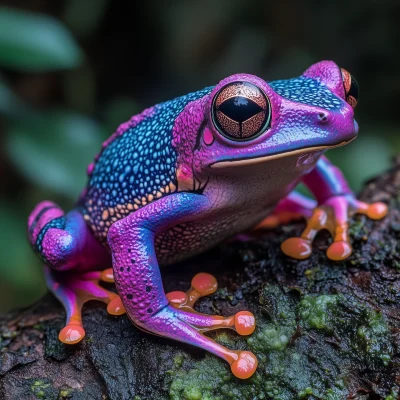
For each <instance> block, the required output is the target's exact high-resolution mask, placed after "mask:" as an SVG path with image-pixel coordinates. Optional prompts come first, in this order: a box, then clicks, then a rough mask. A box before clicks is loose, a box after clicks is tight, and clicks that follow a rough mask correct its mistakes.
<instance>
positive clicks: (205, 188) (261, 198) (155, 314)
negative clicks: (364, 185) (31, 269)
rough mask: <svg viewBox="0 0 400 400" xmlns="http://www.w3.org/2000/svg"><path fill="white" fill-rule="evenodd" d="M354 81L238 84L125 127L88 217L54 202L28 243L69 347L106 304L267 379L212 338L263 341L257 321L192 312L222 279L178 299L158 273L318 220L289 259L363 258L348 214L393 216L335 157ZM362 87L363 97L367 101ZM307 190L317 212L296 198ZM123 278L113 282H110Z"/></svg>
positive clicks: (96, 176) (94, 187) (319, 67)
mask: <svg viewBox="0 0 400 400" xmlns="http://www.w3.org/2000/svg"><path fill="white" fill-rule="evenodd" d="M343 79H344V78H343V77H342V72H341V69H340V68H339V67H338V66H337V65H336V64H335V63H334V62H332V61H322V62H320V63H317V64H315V65H313V66H311V67H310V68H308V69H307V71H305V72H304V74H303V75H302V76H301V77H298V78H293V79H288V80H286V81H274V82H267V81H265V80H263V79H261V78H259V77H256V76H253V75H249V74H235V75H232V76H230V77H228V78H226V79H223V80H222V81H221V82H220V83H219V84H218V85H216V86H215V87H213V88H206V89H204V90H202V91H199V92H195V93H191V94H189V95H187V96H182V97H180V98H177V99H174V100H171V101H170V102H166V103H162V104H159V105H156V106H154V107H151V108H148V109H146V110H145V111H143V112H142V113H141V114H139V115H137V116H134V117H132V118H131V119H130V120H129V121H128V122H126V123H123V124H121V125H120V126H119V127H118V129H117V131H116V132H115V133H114V134H113V135H112V136H111V137H110V138H109V139H108V140H106V141H105V142H104V143H103V146H102V149H101V152H100V153H99V154H98V155H97V156H96V157H95V160H94V162H93V163H91V164H90V165H89V167H88V171H87V174H88V177H89V181H88V185H87V187H86V188H85V189H84V190H83V191H82V194H81V196H80V199H79V204H78V207H77V208H76V209H74V210H73V211H71V212H69V213H67V214H65V213H64V212H63V211H62V210H61V209H60V208H59V207H58V206H56V205H55V204H54V203H52V202H48V201H46V202H42V203H40V204H39V205H38V206H37V207H36V208H35V209H34V211H33V212H32V214H31V215H30V217H29V220H28V236H29V241H30V243H31V245H32V247H33V248H34V250H35V251H36V252H38V253H39V255H40V257H41V258H42V259H43V261H44V262H45V264H46V267H45V276H46V282H47V285H48V287H49V290H50V291H52V292H53V293H54V294H55V295H56V296H57V298H58V299H59V300H60V302H61V303H62V304H63V305H64V307H65V309H66V327H65V328H64V329H63V331H61V333H60V340H62V341H63V342H65V343H76V342H78V341H79V340H81V339H82V338H83V336H84V329H83V327H82V321H81V307H82V305H83V303H84V302H85V301H87V300H90V299H100V300H101V301H103V302H105V303H107V304H108V308H107V309H108V311H109V312H110V313H112V314H121V313H123V312H124V310H126V312H127V315H128V316H129V318H130V319H131V320H132V322H133V323H134V324H135V325H136V326H138V327H139V328H141V329H143V330H144V331H147V332H150V333H153V334H156V335H160V336H165V337H169V338H171V339H174V340H177V341H181V342H185V343H189V344H191V345H194V346H197V347H200V348H203V349H205V350H207V351H209V352H211V353H213V354H215V355H217V356H219V357H221V358H222V359H224V360H225V361H227V362H228V363H229V364H230V365H231V369H232V372H233V373H234V374H235V375H236V376H237V377H239V378H242V379H245V378H248V377H249V376H251V375H252V374H253V373H254V372H255V370H256V368H257V361H256V358H255V356H254V355H253V354H251V353H250V352H245V351H239V350H235V351H234V350H229V349H227V348H225V347H223V346H221V345H219V344H218V343H216V342H215V341H213V340H212V339H210V338H208V337H207V336H205V335H203V332H204V331H207V330H210V329H217V328H229V329H235V330H236V331H237V332H238V333H239V334H245V335H247V334H251V333H252V332H253V330H254V317H253V316H252V314H251V313H247V312H244V314H240V313H239V314H240V315H239V314H237V315H235V316H231V317H220V316H212V315H203V314H199V313H196V312H195V311H194V310H193V304H194V301H195V300H196V299H197V298H198V297H201V296H203V295H207V294H210V293H212V292H213V291H215V290H216V283H215V282H214V280H213V279H214V278H212V277H210V276H203V275H201V276H197V277H195V278H194V281H193V282H192V286H193V287H192V289H191V290H190V291H189V292H188V294H186V295H185V294H183V293H181V292H177V293H174V294H170V295H166V294H165V293H164V289H163V285H162V280H161V274H160V269H159V265H167V264H171V263H173V262H176V261H179V260H183V259H185V258H187V257H190V256H192V255H194V254H198V253H200V252H202V251H205V250H206V249H208V248H210V247H212V246H215V245H216V244H217V243H219V242H220V241H222V240H224V239H226V238H228V237H230V236H234V235H236V234H240V233H241V232H244V231H248V230H250V229H252V228H254V227H256V226H257V225H259V224H260V223H261V225H262V224H263V223H265V226H272V225H276V224H277V223H281V222H285V221H287V220H288V216H289V220H290V218H291V216H293V218H294V217H296V218H298V217H299V216H300V217H304V218H306V219H307V221H308V222H307V226H306V228H305V230H304V232H303V234H302V235H301V237H300V238H292V239H288V241H286V242H285V243H283V244H282V250H283V251H284V252H285V253H286V254H287V255H289V256H291V257H295V258H299V259H301V258H305V257H308V256H309V255H310V253H311V243H312V240H313V238H314V237H315V235H316V233H317V232H318V231H319V230H321V229H329V230H330V231H331V233H332V235H333V237H334V241H333V243H332V245H331V246H330V248H329V249H328V252H327V254H328V257H329V258H331V259H335V260H340V259H344V258H345V257H348V256H349V255H350V254H351V246H350V244H349V237H348V216H349V214H350V213H354V212H361V213H364V214H367V215H368V216H371V217H372V218H375V219H378V218H381V217H383V216H384V214H385V213H386V208H385V206H384V205H382V204H378V205H377V204H375V205H372V206H369V205H368V204H365V203H362V202H359V201H358V200H356V198H355V196H354V194H353V192H352V191H351V189H350V188H349V186H348V184H347V182H346V180H345V178H344V176H343V174H342V173H341V171H340V170H339V169H338V168H337V167H335V166H334V165H333V164H332V163H330V162H329V160H328V159H327V158H326V157H325V156H324V155H323V154H324V152H325V151H326V150H328V149H330V148H333V147H337V146H339V145H343V144H346V143H348V142H350V141H351V140H353V139H354V138H355V137H356V136H357V133H358V125H357V123H356V122H355V120H354V110H353V108H352V106H351V105H350V104H353V106H354V104H355V103H354V102H356V100H357V99H352V102H349V103H348V102H347V101H346V99H347V98H348V96H349V93H350V92H349V88H348V87H347V89H346V88H345V86H344V82H343ZM238 82H239V83H238ZM248 84H251V85H254V86H251V87H252V88H254V87H255V88H256V89H255V90H256V91H258V92H257V93H262V94H263V95H265V96H266V98H267V99H268V102H269V104H268V105H267V106H265V103H260V104H264V105H263V106H262V107H264V108H262V107H261V106H260V104H258V103H255V102H256V101H257V100H254V99H255V97H251V96H253V94H248V93H249V92H245V91H243V90H244V89H243V87H244V88H249V87H250V86H246V85H248ZM351 85H353V83H351ZM354 85H355V83H354ZM225 87H227V88H229V90H230V92H229V93H233V94H232V95H229V96H230V97H229V96H228V98H227V99H225V100H224V103H223V107H222V106H221V108H219V109H217V110H215V109H212V107H220V105H216V102H215V101H214V100H215V96H216V95H217V93H220V91H221V90H222V89H223V88H225ZM351 88H352V90H353V92H352V93H355V89H357V90H358V87H357V88H355V87H354V86H352V87H351ZM246 90H247V89H246ZM252 90H253V89H252ZM246 93H247V94H246ZM252 93H253V92H252ZM246 96H247V97H246ZM232 99H233V100H232ZM253 103H254V104H253ZM257 104H258V105H257ZM241 107H242V108H241ZM243 107H245V108H243ZM260 107H261V108H260ZM243 109H244V110H245V113H243ZM224 110H227V111H224ZM260 110H261V111H260ZM269 111H270V113H271V114H270V116H271V118H270V119H269V123H268V124H266V125H265V126H261V128H260V127H259V125H257V121H258V120H257V118H260V115H261V114H257V113H260V112H261V113H265V114H262V115H266V113H267V112H269ZM221 112H224V113H225V112H226V113H227V114H224V117H223V118H225V119H222V121H225V122H224V123H225V124H226V125H221V126H222V128H221V126H220V127H219V128H218V129H217V127H216V125H215V120H213V118H212V115H214V114H216V113H219V114H218V115H220V113H221ZM213 113H214V114H213ZM246 113H247V114H246ZM228 114H229V115H228ZM243 115H246V117H243ZM253 117H254V118H255V119H254V121H255V122H254V121H253V120H252V118H253ZM235 118H236V119H235ZM241 118H242V119H241ZM244 118H248V119H246V120H245V119H244ZM226 121H228V122H226ZM249 121H253V122H251V123H250V122H249ZM243 123H247V124H248V125H247V126H249V127H250V128H248V129H250V130H249V132H250V136H248V137H246V140H241V141H239V140H236V138H234V137H232V136H230V133H229V132H231V131H230V129H238V128H237V127H238V126H239V127H240V132H241V133H240V134H242V128H243ZM232 127H234V128H232ZM221 129H224V130H226V131H225V132H224V133H225V134H221ZM252 135H254V137H253V136H252ZM300 182H303V183H304V184H305V185H307V186H308V188H309V189H310V191H311V192H312V193H313V195H314V196H315V201H314V200H311V199H308V198H306V197H304V196H301V195H299V194H298V193H296V192H295V191H294V188H295V187H296V185H297V184H298V183H300ZM111 267H112V271H113V273H111V272H106V273H105V272H101V271H103V270H105V269H106V268H111ZM107 271H109V270H107ZM105 277H106V278H105ZM113 279H115V283H116V287H117V290H118V294H119V296H120V299H119V297H117V296H116V295H115V294H113V293H112V292H110V291H108V290H106V289H104V288H102V287H101V285H100V280H108V281H112V280H113ZM121 301H122V304H121V303H120V302H121Z"/></svg>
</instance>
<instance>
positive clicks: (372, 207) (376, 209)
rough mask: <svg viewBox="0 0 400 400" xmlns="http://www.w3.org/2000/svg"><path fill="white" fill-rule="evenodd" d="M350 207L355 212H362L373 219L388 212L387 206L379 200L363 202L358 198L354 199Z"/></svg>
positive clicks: (382, 216) (380, 217)
mask: <svg viewBox="0 0 400 400" xmlns="http://www.w3.org/2000/svg"><path fill="white" fill-rule="evenodd" d="M352 206H353V207H352V208H353V210H354V212H355V213H356V214H364V215H366V216H367V217H368V218H370V219H373V220H379V219H382V218H384V217H386V215H387V213H388V206H387V204H385V203H382V202H380V201H378V202H376V203H371V204H368V203H364V202H363V201H360V200H354V201H353V204H352Z"/></svg>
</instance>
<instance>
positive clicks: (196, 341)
mask: <svg viewBox="0 0 400 400" xmlns="http://www.w3.org/2000/svg"><path fill="white" fill-rule="evenodd" d="M210 210H211V205H210V202H209V200H208V199H207V197H205V196H204V195H200V194H191V193H185V192H180V193H175V194H172V195H169V196H166V197H163V198H161V199H159V200H157V201H155V202H153V203H150V204H149V205H147V206H146V207H143V208H142V209H139V210H138V211H136V212H135V213H132V214H130V215H128V216H127V217H126V218H124V219H121V220H119V221H117V222H115V223H114V224H113V225H112V226H111V228H110V230H109V233H108V242H109V245H110V248H111V251H112V258H113V268H114V278H115V282H116V285H117V289H118V292H119V294H120V296H121V300H122V302H123V304H124V306H125V309H126V312H127V314H128V315H129V317H130V318H131V320H132V322H133V323H134V324H135V325H136V326H138V327H139V328H141V329H143V330H144V331H147V332H151V333H153V334H156V335H160V336H164V337H168V338H171V339H175V340H178V341H181V342H185V343H189V344H192V345H194V346H197V347H200V348H202V349H204V350H207V351H209V352H211V353H213V354H215V355H217V356H219V357H221V358H223V359H224V360H226V361H227V362H228V363H229V364H230V366H231V370H232V372H233V373H234V374H235V375H236V376H237V377H239V378H248V377H250V376H251V375H252V374H253V373H254V372H255V370H256V368H257V359H256V357H255V356H254V355H253V354H252V353H250V352H247V351H237V350H229V349H227V348H225V347H223V346H221V345H220V344H218V343H216V342H215V341H213V340H212V339H210V338H208V337H206V336H204V335H203V332H206V331H209V330H212V329H217V328H231V329H235V330H236V331H237V332H238V333H240V334H243V335H249V334H251V333H252V332H253V331H254V328H255V323H254V316H253V315H252V314H251V313H248V312H241V313H238V314H237V315H236V316H234V317H227V318H224V317H221V316H212V315H206V314H199V313H197V312H195V311H194V310H193V309H192V305H193V303H194V301H195V299H196V298H197V297H198V296H201V295H205V294H208V293H212V292H213V290H215V281H214V280H213V279H212V277H211V276H210V275H204V274H201V275H197V276H196V277H195V278H194V280H193V281H192V289H191V290H190V291H189V292H188V294H187V295H185V294H184V293H182V292H173V293H170V294H169V295H168V298H167V297H166V295H165V293H164V289H163V284H162V281H161V275H160V270H159V266H158V263H157V257H156V253H155V247H154V240H155V237H156V235H157V234H158V233H159V232H161V231H164V230H166V229H168V228H170V227H172V226H173V225H176V224H182V223H185V222H191V221H195V220H199V219H201V218H205V217H206V215H207V213H209V211H210ZM169 300H170V301H169Z"/></svg>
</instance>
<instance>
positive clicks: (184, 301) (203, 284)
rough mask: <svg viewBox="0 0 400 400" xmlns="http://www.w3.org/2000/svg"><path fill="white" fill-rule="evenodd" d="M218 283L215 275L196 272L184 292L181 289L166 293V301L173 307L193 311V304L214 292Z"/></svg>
mask: <svg viewBox="0 0 400 400" xmlns="http://www.w3.org/2000/svg"><path fill="white" fill-rule="evenodd" d="M217 289H218V283H217V280H216V279H215V277H214V276H213V275H211V274H207V273H205V272H200V273H198V274H196V275H195V276H194V277H193V279H192V282H191V287H190V289H189V290H188V291H187V292H186V293H184V292H181V291H175V292H169V293H167V294H166V296H167V299H168V301H169V302H170V304H171V305H172V306H174V307H177V308H181V309H186V310H188V311H194V310H193V306H194V304H195V303H196V301H197V300H198V299H200V298H201V297H204V296H209V295H210V294H213V293H215V291H216V290H217Z"/></svg>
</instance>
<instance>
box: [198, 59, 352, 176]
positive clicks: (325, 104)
mask: <svg viewBox="0 0 400 400" xmlns="http://www.w3.org/2000/svg"><path fill="white" fill-rule="evenodd" d="M357 98H358V85H357V82H356V81H355V80H354V78H352V76H351V75H350V74H349V73H348V72H347V71H346V70H344V69H341V68H340V67H338V66H337V65H336V64H335V63H334V62H332V61H322V62H319V63H317V64H314V65H312V66H311V67H310V68H308V69H307V70H306V71H305V72H304V73H303V75H301V76H300V77H297V78H293V79H287V80H280V81H272V82H268V81H265V80H263V79H261V78H259V77H256V76H253V75H248V74H236V75H232V76H230V77H228V78H226V79H224V80H222V81H221V82H220V83H219V84H218V85H217V86H215V87H214V88H213V89H212V91H211V92H210V94H209V95H208V96H207V97H206V99H205V100H204V106H203V113H204V115H203V121H202V124H201V127H200V129H199V131H198V132H197V143H196V149H195V154H194V163H195V170H197V171H199V170H202V171H203V172H204V170H207V173H208V174H210V173H212V171H213V170H214V171H215V172H217V170H218V171H220V172H221V171H222V170H223V171H224V172H228V170H231V169H233V168H234V169H237V168H240V167H241V166H251V165H255V166H259V165H260V164H262V163H266V162H268V161H269V160H273V159H279V158H283V157H288V156H291V155H296V154H299V155H300V154H303V153H305V154H312V153H317V152H319V153H321V151H322V150H325V149H329V148H333V147H337V146H341V145H343V144H346V143H348V142H350V141H351V140H352V139H354V138H355V137H356V136H357V132H358V125H357V123H356V121H355V120H354V108H355V106H356V104H357ZM246 169H247V168H246Z"/></svg>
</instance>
